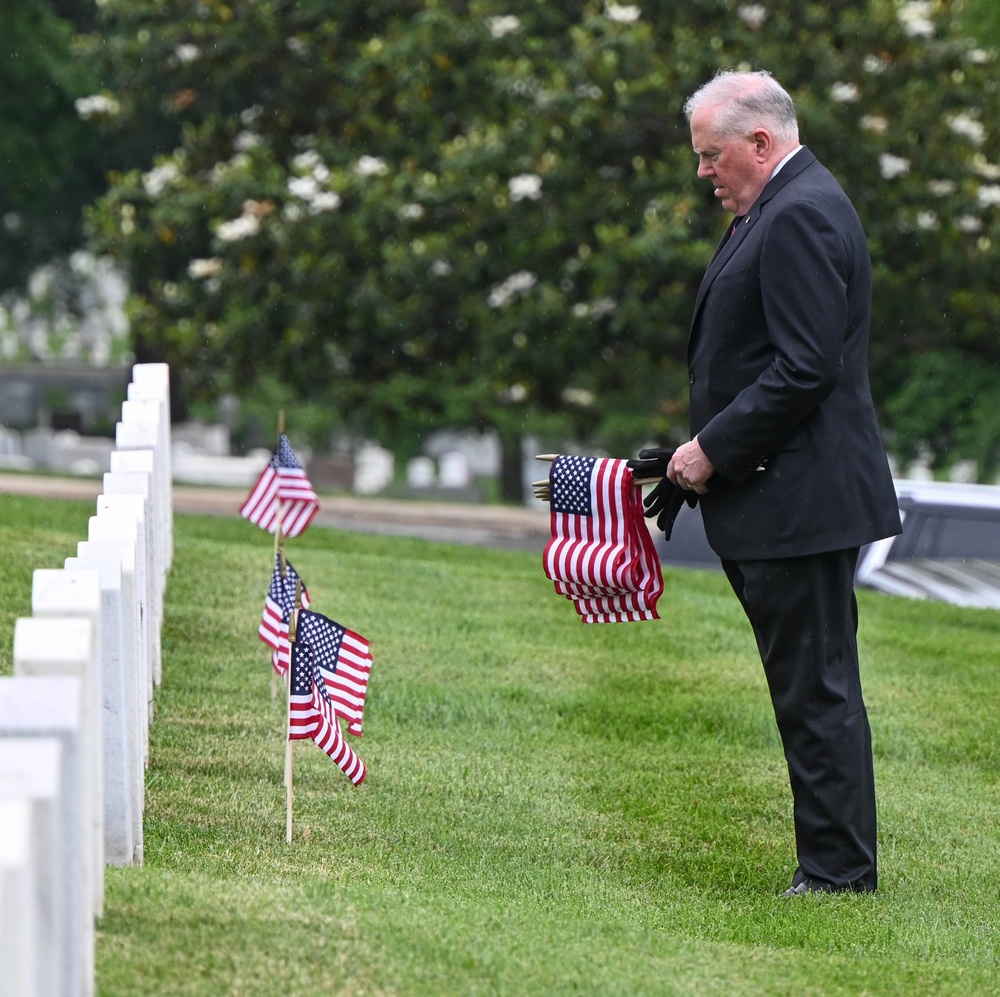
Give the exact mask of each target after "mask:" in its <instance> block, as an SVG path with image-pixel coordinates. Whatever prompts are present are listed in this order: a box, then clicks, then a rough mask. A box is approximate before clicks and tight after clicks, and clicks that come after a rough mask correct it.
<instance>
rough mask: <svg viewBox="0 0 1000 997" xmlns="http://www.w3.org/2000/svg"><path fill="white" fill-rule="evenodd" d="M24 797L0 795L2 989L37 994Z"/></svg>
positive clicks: (33, 874) (31, 856)
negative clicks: (7, 797)
mask: <svg viewBox="0 0 1000 997" xmlns="http://www.w3.org/2000/svg"><path fill="white" fill-rule="evenodd" d="M33 816H34V815H33V813H32V806H31V802H30V801H29V800H27V799H23V798H21V799H14V800H5V799H2V798H0V967H2V968H3V974H2V975H3V982H2V983H0V987H2V988H3V990H0V993H5V994H10V995H11V997H14V995H17V997H38V995H39V994H40V993H41V991H40V990H39V988H38V961H39V953H38V941H39V939H38V935H39V932H40V928H41V925H40V923H39V917H38V911H37V906H36V903H37V897H38V869H37V866H36V858H35V843H34V838H33V836H32V823H33Z"/></svg>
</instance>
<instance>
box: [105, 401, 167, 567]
mask: <svg viewBox="0 0 1000 997" xmlns="http://www.w3.org/2000/svg"><path fill="white" fill-rule="evenodd" d="M128 390H129V397H128V400H126V401H124V402H122V418H121V422H120V423H118V425H117V426H116V427H115V445H116V447H117V448H118V449H119V450H136V449H140V450H145V449H149V448H150V447H151V448H152V449H153V450H154V451H155V454H156V457H155V468H154V471H153V474H154V488H153V491H154V493H155V495H156V503H155V504H156V508H157V514H158V516H160V517H161V518H160V519H159V520H158V522H159V525H160V526H161V528H163V529H165V530H166V531H167V533H166V549H167V550H169V551H170V554H171V558H170V560H172V555H173V544H174V537H173V500H172V495H171V493H172V483H173V467H172V460H173V457H172V455H171V452H170V451H171V446H170V439H171V436H170V413H169V406H168V405H167V404H166V402H165V401H164V400H162V399H158V398H147V397H144V392H143V389H142V388H140V387H139V386H138V385H136V384H134V383H133V384H130V385H129V389H128ZM170 560H168V562H167V563H168V565H169V563H170Z"/></svg>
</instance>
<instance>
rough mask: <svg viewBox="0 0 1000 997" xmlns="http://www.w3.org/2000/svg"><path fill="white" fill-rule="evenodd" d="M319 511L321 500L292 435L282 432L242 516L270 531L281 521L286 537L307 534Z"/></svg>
mask: <svg viewBox="0 0 1000 997" xmlns="http://www.w3.org/2000/svg"><path fill="white" fill-rule="evenodd" d="M318 510H319V499H317V498H316V492H314V491H313V486H312V485H311V484H310V483H309V479H308V478H307V477H306V472H305V470H304V469H303V467H302V465H301V464H300V463H299V460H298V458H297V457H296V456H295V451H294V450H292V447H291V444H289V442H288V437H287V436H286V435H285V434H284V433H282V434H281V436H280V438H279V439H278V449H277V450H276V451H275V453H274V456H273V457H272V458H271V459H270V461H269V462H268V464H267V467H265V468H264V470H263V471H261V474H260V477H259V478H258V479H257V483H256V484H255V485H254V486H253V488H252V489H251V490H250V494H249V495H248V496H247V497H246V500H245V501H244V503H243V505H242V506H241V508H240V515H241V516H242V517H243V518H244V519H249V520H250V522H251V523H254V524H255V525H256V526H259V527H260V528H261V529H262V530H267V531H268V533H276V532H277V531H278V524H279V523H280V524H281V532H282V534H283V535H284V536H286V537H297V536H299V534H301V533H304V532H305V529H306V527H307V526H308V525H309V524H310V523H311V522H312V518H313V516H315V515H316V513H317V511H318Z"/></svg>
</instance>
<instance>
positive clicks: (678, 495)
mask: <svg viewBox="0 0 1000 997" xmlns="http://www.w3.org/2000/svg"><path fill="white" fill-rule="evenodd" d="M689 496H693V501H692V498H691V497H689ZM697 500H698V496H697V494H696V493H695V492H685V491H684V489H683V488H681V487H680V486H679V485H675V484H674V483H673V482H672V481H671V480H670V479H669V478H668V477H667V476H666V475H664V476H663V477H662V478H661V479H660V481H659V483H658V484H657V485H656V487H655V488H654V489H653V490H652V491H651V492H650V493H649V494H648V495H647V496H646V497H645V498H644V499H643V500H642V507H643V509H644V510H645V511H644V513H643V515H645V517H646V518H647V519H651V518H652V517H653V516H656V528H657V529H658V530H662V531H663V538H664V540H669V539H670V534H671V533H672V532H673V529H674V520H675V519H676V518H677V514H678V513H679V512H680V511H681V506H682V505H684V503H685V501H686V502H687V503H688V504H689V505H690V506H691V507H692V508H693V507H694V503H695V502H696V501H697Z"/></svg>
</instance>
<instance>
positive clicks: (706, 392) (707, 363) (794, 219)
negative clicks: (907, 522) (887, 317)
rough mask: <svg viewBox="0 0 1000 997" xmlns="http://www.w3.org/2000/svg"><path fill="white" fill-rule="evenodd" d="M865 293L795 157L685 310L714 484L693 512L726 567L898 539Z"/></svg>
mask: <svg viewBox="0 0 1000 997" xmlns="http://www.w3.org/2000/svg"><path fill="white" fill-rule="evenodd" d="M871 294H872V277H871V264H870V261H869V256H868V248H867V243H866V241H865V235H864V231H863V229H862V227H861V222H860V220H859V218H858V216H857V212H856V211H855V210H854V206H853V205H852V204H851V202H850V200H849V199H848V198H847V195H846V194H845V193H844V191H843V190H842V189H841V187H840V184H839V183H838V182H837V181H836V179H835V178H834V177H833V175H832V174H831V173H830V172H829V171H828V170H827V169H826V168H825V167H824V166H822V165H821V164H820V163H819V161H818V160H817V159H816V157H815V156H814V155H813V154H812V153H811V152H809V150H808V149H805V148H802V149H800V150H799V151H798V152H797V153H796V154H795V155H794V156H793V157H792V158H791V159H790V160H789V161H788V162H787V163H786V164H785V165H784V167H783V168H782V169H781V171H780V172H779V173H778V175H777V176H776V177H774V178H773V179H772V180H771V181H770V182H769V183H768V184H767V186H766V187H765V188H764V190H763V192H762V193H761V195H760V197H758V198H757V200H756V202H755V203H754V204H753V206H752V207H751V209H750V211H749V212H748V213H747V215H746V216H745V218H744V219H743V220H742V221H741V222H740V223H739V224H738V226H737V229H736V232H735V234H734V235H733V236H732V237H730V238H726V239H724V241H723V242H722V243H720V245H719V248H718V249H717V250H716V255H715V257H714V258H713V260H712V262H711V264H709V267H708V269H707V271H706V273H705V276H704V278H703V280H702V283H701V287H700V288H699V291H698V297H697V300H696V304H695V311H694V318H693V321H692V326H691V335H690V339H689V343H688V371H689V381H690V401H691V432H692V436H694V435H697V436H698V439H699V442H700V443H701V446H702V449H703V450H704V451H705V453H706V454H707V455H708V458H709V459H710V460H711V461H712V463H713V464H714V465H715V468H716V471H717V472H718V473H717V474H716V476H715V478H714V479H713V482H712V488H711V490H710V491H709V492H708V494H706V495H703V496H702V497H701V500H700V501H701V508H702V514H703V518H704V521H705V532H706V534H707V536H708V540H709V543H710V544H711V545H712V548H713V549H714V550H715V552H716V553H717V554H719V555H720V556H721V557H723V558H728V559H733V560H755V559H766V558H774V557H797V556H800V555H805V554H814V553H820V552H823V551H830V550H841V549H846V548H850V547H857V546H861V545H863V544H865V543H869V542H871V541H874V540H877V539H880V538H882V537H887V536H892V535H894V534H896V533H898V532H899V531H900V522H899V511H898V506H897V503H896V493H895V489H894V487H893V482H892V477H891V474H890V471H889V466H888V462H887V460H886V455H885V448H884V446H883V443H882V437H881V433H880V431H879V426H878V421H877V418H876V415H875V408H874V405H873V403H872V398H871V390H870V388H869V383H868V359H867V356H868V333H869V323H870V314H871ZM758 468H763V470H758Z"/></svg>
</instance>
